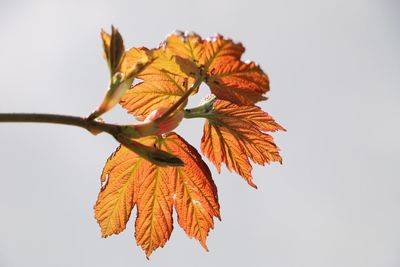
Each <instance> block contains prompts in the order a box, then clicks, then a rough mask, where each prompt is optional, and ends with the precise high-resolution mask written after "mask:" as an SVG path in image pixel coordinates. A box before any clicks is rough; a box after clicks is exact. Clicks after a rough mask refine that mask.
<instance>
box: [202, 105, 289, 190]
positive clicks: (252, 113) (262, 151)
mask: <svg viewBox="0 0 400 267" xmlns="http://www.w3.org/2000/svg"><path fill="white" fill-rule="evenodd" d="M207 118H208V120H207V121H206V123H205V125H204V133H203V137H202V140H201V150H202V152H203V153H204V155H206V156H207V157H208V158H209V159H210V160H211V161H212V162H213V163H214V164H215V166H216V167H217V169H218V171H220V168H221V163H224V164H225V165H226V166H227V168H228V169H229V170H230V171H231V170H233V171H235V172H236V173H238V174H239V175H241V176H242V177H243V178H244V179H245V180H246V181H247V182H248V183H249V184H250V185H251V186H253V187H256V186H255V184H254V183H253V181H252V179H253V178H252V175H251V171H252V166H251V164H250V162H249V159H251V160H252V161H253V162H255V163H257V164H261V165H264V164H265V163H270V162H273V161H278V162H281V161H282V159H281V156H280V155H279V149H278V147H277V146H276V145H275V143H274V140H273V138H272V137H271V136H270V135H268V134H266V133H264V132H263V131H278V130H285V129H284V128H283V127H282V126H280V125H279V124H277V123H276V122H275V121H274V120H273V119H272V117H271V116H269V115H268V114H267V113H265V112H264V111H262V110H261V109H260V108H258V107H255V106H238V105H236V104H233V103H230V102H228V101H224V100H217V101H216V102H215V104H214V107H213V110H212V111H211V112H210V114H209V116H207Z"/></svg>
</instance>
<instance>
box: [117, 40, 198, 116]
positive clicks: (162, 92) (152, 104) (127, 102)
mask: <svg viewBox="0 0 400 267" xmlns="http://www.w3.org/2000/svg"><path fill="white" fill-rule="evenodd" d="M152 57H153V58H154V61H153V62H152V63H151V64H149V65H148V66H147V67H146V69H145V70H143V71H142V72H141V73H140V74H139V75H138V76H137V77H138V78H140V79H142V80H143V82H141V83H139V84H136V85H135V86H133V87H132V88H131V89H129V90H128V91H127V92H126V93H125V95H124V96H123V97H122V99H121V102H120V104H121V105H122V106H123V107H124V108H125V109H127V110H128V112H129V113H130V114H133V115H135V116H137V117H138V119H140V120H143V119H144V118H145V117H147V116H148V115H149V114H150V113H151V112H152V111H153V110H155V109H159V108H168V107H170V106H172V105H173V104H174V103H175V102H177V101H178V99H179V98H181V97H182V96H183V95H184V94H185V92H186V91H187V90H188V89H189V87H190V85H192V84H193V82H194V79H193V78H192V77H190V76H188V75H186V74H185V73H184V72H183V71H182V70H181V66H180V65H179V64H178V63H177V61H176V60H175V58H174V56H173V55H172V54H171V53H170V52H169V51H168V50H165V49H164V48H163V47H160V48H158V49H156V50H154V51H152ZM186 102H187V101H185V103H184V104H183V105H182V107H181V109H183V107H184V106H185V105H186Z"/></svg>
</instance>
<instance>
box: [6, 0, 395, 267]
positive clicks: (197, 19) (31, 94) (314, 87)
mask: <svg viewBox="0 0 400 267" xmlns="http://www.w3.org/2000/svg"><path fill="white" fill-rule="evenodd" d="M399 17H400V5H399V2H398V1H396V0H392V1H390V0H376V1H372V0H371V1H368V0H363V1H361V0H360V1H356V0H347V1H345V0H338V1H324V0H323V1H321V0H318V1H317V0H314V1H313V0H307V1H255V0H254V1H252V0H248V1H232V0H231V1H228V0H226V1H208V0H204V1H177V0H169V1H50V0H49V1H11V0H9V1H7V0H0V36H1V41H0V59H1V60H0V78H1V81H2V83H1V85H0V92H1V95H2V97H0V112H46V113H57V114H70V115H82V116H84V115H87V114H89V112H90V111H92V110H93V109H94V108H95V107H96V106H97V104H98V103H99V101H100V100H101V98H102V96H103V94H104V90H105V88H106V86H107V79H108V73H107V67H106V64H105V62H104V60H103V58H102V52H101V41H100V35H99V32H100V29H101V28H104V29H106V30H108V29H110V26H111V24H113V25H115V26H116V27H118V28H119V30H120V32H121V33H122V35H123V36H124V39H125V45H126V46H127V47H131V46H143V45H144V46H148V47H150V48H151V47H155V46H157V45H158V44H159V43H160V42H161V41H162V40H163V38H164V37H165V36H166V35H167V34H168V33H170V32H171V31H173V30H175V29H181V30H189V31H195V32H197V33H199V34H201V35H202V36H203V37H207V36H211V35H213V34H215V33H221V34H223V35H225V36H226V37H229V38H233V39H234V40H235V41H240V42H242V43H243V44H244V46H245V47H246V48H247V51H246V53H245V54H244V57H243V58H244V59H248V60H254V61H256V62H257V63H259V64H260V65H261V67H262V68H263V69H264V70H265V71H266V72H267V73H268V75H269V77H270V80H271V92H270V93H269V94H268V96H269V100H268V101H266V102H263V103H260V106H261V107H262V108H263V109H264V110H265V111H267V112H268V113H270V114H271V115H272V116H273V117H274V118H275V119H276V120H277V121H278V122H279V123H281V124H282V125H283V126H284V127H285V128H287V130H288V131H287V132H286V133H277V134H274V137H275V139H276V142H277V144H278V145H279V147H280V148H281V150H282V153H281V154H282V157H283V165H279V164H273V165H270V166H265V167H259V166H256V167H255V168H254V172H253V175H254V177H255V179H254V181H255V183H256V184H257V185H258V188H259V189H258V190H255V189H253V188H251V187H249V186H248V185H247V184H246V182H245V181H244V180H243V179H241V178H240V177H239V176H238V175H236V174H234V173H229V172H228V171H227V170H226V168H223V170H222V173H221V174H218V173H217V172H216V170H215V168H214V166H212V165H210V169H211V170H212V173H213V177H214V180H215V183H216V184H217V186H218V190H219V191H218V192H219V200H220V204H221V215H222V222H216V227H215V229H214V230H213V231H211V232H210V235H209V238H208V247H209V249H210V252H205V251H204V249H203V248H202V247H201V246H200V244H199V243H198V242H197V241H195V240H190V239H189V238H188V237H187V236H186V235H185V234H184V232H183V230H181V229H180V228H179V226H178V225H177V224H175V228H174V231H173V233H172V236H171V239H170V240H169V241H168V242H167V244H166V246H165V247H164V248H162V249H158V250H157V251H156V252H155V253H153V255H152V256H151V258H150V261H148V260H146V258H145V255H144V252H143V251H142V250H141V249H140V248H139V247H138V246H137V245H136V242H135V239H134V233H133V226H134V218H135V217H131V220H130V222H129V223H128V227H127V229H126V230H125V232H123V233H121V234H120V235H118V236H113V237H111V238H107V239H102V238H101V233H100V228H99V227H98V225H97V223H96V221H95V219H94V215H93V205H94V203H95V201H96V198H97V194H98V191H99V188H100V182H99V177H100V173H101V170H102V168H103V165H104V163H105V161H106V159H107V157H108V156H109V155H110V154H111V153H112V152H113V151H114V149H115V148H116V147H117V143H116V141H114V140H113V139H112V138H111V137H110V136H108V135H99V136H97V137H94V136H92V135H90V134H89V133H88V132H85V131H83V130H82V129H78V128H73V127H67V126H57V125H33V124H30V125H28V124H25V125H22V124H20V125H11V124H0V147H1V153H0V162H1V165H0V166H1V178H0V179H1V180H0V181H1V186H0V214H1V220H0V267H19V266H38V267H46V266H96V267H103V266H104V267H106V266H107V267H108V266H113V267H119V266H149V267H150V266H151V267H156V266H157V267H158V266H159V267H161V266H162V267H165V266H167V267H168V266H174V267H186V266H195V267H196V266H238V267H239V266H246V267H252V266H255V267H263V266H273V267H303V266H304V267H321V266H323V267H336V266H340V267H358V266H360V267H375V266H382V267H397V266H400V253H399V251H400V227H399V225H400V209H399V204H400V167H399V153H400V142H399V136H400V125H399V116H400V105H399V101H400V90H399V78H400V50H399V47H400V28H399V25H400V19H399ZM207 94H208V91H207V88H202V90H201V92H200V94H199V96H198V97H197V98H196V99H195V100H194V101H192V102H191V104H192V105H196V104H197V101H198V100H199V98H201V97H202V96H204V95H207ZM104 119H105V120H107V121H110V122H123V121H130V120H131V118H130V117H128V116H127V115H126V112H125V111H124V110H122V109H120V108H117V109H115V110H113V111H112V112H111V113H110V114H107V115H106V116H104ZM202 125H203V120H201V119H199V120H191V121H184V122H183V123H182V125H181V126H180V127H179V128H178V129H177V132H178V133H179V134H181V135H182V136H183V137H185V138H186V140H188V141H190V142H191V143H192V144H193V145H195V146H196V147H199V144H200V138H201V135H202ZM206 162H208V161H206ZM134 213H135V212H134ZM175 222H176V220H175Z"/></svg>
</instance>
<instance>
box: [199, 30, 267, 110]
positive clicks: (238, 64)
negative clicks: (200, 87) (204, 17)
mask: <svg viewBox="0 0 400 267" xmlns="http://www.w3.org/2000/svg"><path fill="white" fill-rule="evenodd" d="M243 52H244V47H243V46H242V44H240V43H239V44H236V43H234V42H233V41H232V40H229V39H228V40H226V39H224V38H223V37H222V36H221V35H218V36H217V37H215V38H213V39H211V40H206V41H205V42H204V53H203V59H202V62H203V64H204V66H205V71H206V73H207V78H206V83H207V85H208V86H209V87H210V89H211V91H212V92H213V93H214V94H215V95H216V96H217V97H218V98H220V99H224V100H229V101H231V102H233V103H236V104H239V105H253V104H254V103H256V102H258V101H261V100H265V99H266V97H265V96H264V94H265V93H266V92H267V91H268V90H269V80H268V76H267V75H266V74H265V73H264V72H263V71H262V70H261V68H260V67H259V66H258V65H256V64H255V63H254V62H250V63H245V62H242V61H240V58H241V55H242V54H243Z"/></svg>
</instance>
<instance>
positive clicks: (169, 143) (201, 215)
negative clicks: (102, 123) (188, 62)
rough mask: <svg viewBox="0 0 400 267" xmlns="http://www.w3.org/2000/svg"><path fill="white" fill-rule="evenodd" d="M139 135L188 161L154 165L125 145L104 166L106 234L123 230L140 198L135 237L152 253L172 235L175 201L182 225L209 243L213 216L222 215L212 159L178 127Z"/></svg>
mask: <svg viewBox="0 0 400 267" xmlns="http://www.w3.org/2000/svg"><path fill="white" fill-rule="evenodd" d="M140 141H141V142H144V144H146V145H153V146H155V147H157V148H160V149H162V150H164V151H166V152H169V153H172V154H174V155H176V156H178V157H179V158H180V159H182V161H183V162H184V163H185V165H184V166H182V167H165V166H164V167H162V166H158V165H154V164H152V163H150V162H149V161H146V160H144V159H142V158H140V157H139V156H138V155H137V154H135V153H134V152H132V151H131V150H129V149H127V148H125V147H123V146H120V147H119V148H118V149H117V151H116V152H115V153H114V154H113V155H112V156H111V157H110V158H109V159H108V161H107V163H106V166H105V168H104V170H103V174H102V182H103V184H104V186H103V188H102V190H101V192H100V193H99V198H98V200H97V203H96V205H95V216H96V219H97V220H98V222H99V224H100V227H101V229H102V233H103V236H104V237H106V236H108V235H111V234H117V233H119V232H121V231H122V230H124V229H125V227H126V223H127V221H128V219H129V216H130V212H131V210H132V209H133V207H134V205H135V204H136V205H137V210H138V211H137V212H138V215H137V218H136V224H135V225H136V233H135V236H136V241H137V243H138V245H140V246H141V247H142V248H143V250H144V251H145V253H146V256H150V254H151V253H152V252H153V251H154V250H155V249H157V248H158V247H162V246H164V245H165V243H166V242H167V241H168V239H169V237H170V235H171V232H172V229H173V222H172V208H173V206H175V209H176V212H177V214H178V223H179V225H180V226H181V227H182V228H183V229H184V230H185V232H186V233H187V234H188V236H189V237H194V238H195V239H197V240H199V241H200V243H201V244H202V245H203V246H204V247H205V248H207V246H206V237H207V235H208V232H209V231H210V229H212V228H213V227H214V222H213V217H214V216H215V217H218V218H219V216H220V215H219V204H218V198H217V189H216V186H215V184H214V182H213V180H212V178H211V173H210V170H209V169H208V167H207V165H206V164H205V163H204V162H203V161H202V159H201V156H200V155H199V154H198V152H197V151H196V149H195V148H193V147H192V146H190V145H189V144H188V143H187V142H186V141H185V140H184V139H183V138H182V137H180V136H179V135H177V134H175V133H169V134H167V135H165V137H155V136H153V137H147V138H143V139H140Z"/></svg>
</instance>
